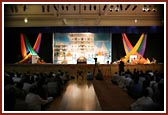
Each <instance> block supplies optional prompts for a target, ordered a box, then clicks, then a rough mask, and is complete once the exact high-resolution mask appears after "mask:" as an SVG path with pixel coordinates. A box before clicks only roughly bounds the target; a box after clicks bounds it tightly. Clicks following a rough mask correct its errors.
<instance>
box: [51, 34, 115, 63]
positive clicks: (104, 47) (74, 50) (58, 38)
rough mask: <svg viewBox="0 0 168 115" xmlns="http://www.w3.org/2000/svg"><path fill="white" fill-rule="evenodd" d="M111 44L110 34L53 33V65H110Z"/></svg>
mask: <svg viewBox="0 0 168 115" xmlns="http://www.w3.org/2000/svg"><path fill="white" fill-rule="evenodd" d="M111 42H112V41H111V34H110V33H53V63H54V64H78V63H85V64H95V60H94V58H97V63H99V64H107V63H110V62H111V60H112V57H111V54H112V52H111V51H112V49H111V48H112V46H111V44H112V43H111Z"/></svg>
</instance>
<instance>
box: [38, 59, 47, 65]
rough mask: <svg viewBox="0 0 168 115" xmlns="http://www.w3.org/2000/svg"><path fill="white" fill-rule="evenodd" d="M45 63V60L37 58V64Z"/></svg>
mask: <svg viewBox="0 0 168 115" xmlns="http://www.w3.org/2000/svg"><path fill="white" fill-rule="evenodd" d="M45 63H46V62H45V61H44V59H40V58H38V60H37V64H45Z"/></svg>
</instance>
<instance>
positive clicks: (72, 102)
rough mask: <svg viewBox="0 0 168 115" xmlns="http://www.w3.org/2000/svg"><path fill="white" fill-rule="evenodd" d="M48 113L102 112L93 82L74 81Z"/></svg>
mask: <svg viewBox="0 0 168 115" xmlns="http://www.w3.org/2000/svg"><path fill="white" fill-rule="evenodd" d="M46 111H101V107H100V104H99V102H98V99H97V96H96V94H95V91H94V88H93V84H92V83H91V81H86V80H72V81H70V82H69V83H68V85H67V87H66V89H65V91H64V92H63V94H62V96H60V97H58V98H56V99H55V100H54V101H53V102H52V103H51V105H50V106H49V108H48V109H47V110H46Z"/></svg>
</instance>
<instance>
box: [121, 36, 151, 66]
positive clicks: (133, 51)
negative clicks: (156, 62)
mask: <svg viewBox="0 0 168 115" xmlns="http://www.w3.org/2000/svg"><path fill="white" fill-rule="evenodd" d="M122 39H123V45H124V50H125V53H126V55H125V60H124V61H125V62H127V61H128V60H129V57H130V55H137V56H138V57H140V58H141V63H144V64H147V63H150V61H149V60H148V59H145V58H144V57H143V55H144V52H145V48H146V42H147V34H144V33H143V34H141V36H140V38H139V40H138V41H137V43H136V44H135V46H134V47H133V46H132V44H131V43H130V41H129V40H128V38H127V36H126V34H125V33H123V34H122Z"/></svg>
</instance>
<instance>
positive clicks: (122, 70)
mask: <svg viewBox="0 0 168 115" xmlns="http://www.w3.org/2000/svg"><path fill="white" fill-rule="evenodd" d="M124 66H125V65H124V62H123V61H120V64H119V75H121V73H122V72H124Z"/></svg>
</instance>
